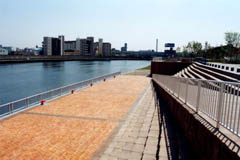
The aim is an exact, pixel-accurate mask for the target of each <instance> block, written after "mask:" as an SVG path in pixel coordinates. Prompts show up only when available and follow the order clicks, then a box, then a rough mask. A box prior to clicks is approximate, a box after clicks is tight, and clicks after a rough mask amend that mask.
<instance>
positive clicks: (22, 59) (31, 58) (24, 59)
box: [0, 56, 151, 63]
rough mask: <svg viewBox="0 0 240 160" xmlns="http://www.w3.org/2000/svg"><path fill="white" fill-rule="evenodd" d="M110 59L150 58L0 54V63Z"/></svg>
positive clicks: (140, 58)
mask: <svg viewBox="0 0 240 160" xmlns="http://www.w3.org/2000/svg"><path fill="white" fill-rule="evenodd" d="M110 60H151V58H149V57H147V58H144V57H143V58H142V57H90V56H89V57H88V56H0V63H29V62H54V61H110Z"/></svg>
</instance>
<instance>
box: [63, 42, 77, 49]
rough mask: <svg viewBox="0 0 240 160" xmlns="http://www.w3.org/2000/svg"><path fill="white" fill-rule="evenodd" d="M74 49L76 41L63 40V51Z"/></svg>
mask: <svg viewBox="0 0 240 160" xmlns="http://www.w3.org/2000/svg"><path fill="white" fill-rule="evenodd" d="M75 50H76V41H65V42H64V51H65V52H68V51H75Z"/></svg>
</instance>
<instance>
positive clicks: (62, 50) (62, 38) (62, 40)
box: [58, 35, 64, 56]
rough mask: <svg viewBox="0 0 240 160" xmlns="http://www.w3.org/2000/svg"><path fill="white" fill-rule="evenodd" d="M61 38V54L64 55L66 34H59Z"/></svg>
mask: <svg viewBox="0 0 240 160" xmlns="http://www.w3.org/2000/svg"><path fill="white" fill-rule="evenodd" d="M58 38H59V39H60V55H61V56H63V55H64V36H63V35H62V36H59V37H58Z"/></svg>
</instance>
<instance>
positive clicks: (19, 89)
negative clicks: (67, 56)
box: [0, 60, 150, 105]
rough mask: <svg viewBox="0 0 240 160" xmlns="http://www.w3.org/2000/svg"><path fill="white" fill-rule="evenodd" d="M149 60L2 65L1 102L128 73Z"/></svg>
mask: <svg viewBox="0 0 240 160" xmlns="http://www.w3.org/2000/svg"><path fill="white" fill-rule="evenodd" d="M148 65H150V61H128V60H123V61H69V62H39V63H23V64H0V105H1V104H5V103H7V102H12V101H15V100H18V99H21V98H25V97H28V96H32V95H35V94H38V93H41V92H44V91H48V90H51V89H54V88H59V87H62V86H65V85H69V84H72V83H76V82H80V81H83V80H87V79H91V78H94V77H97V76H101V75H103V74H108V73H112V72H118V71H120V72H123V73H124V72H129V71H133V70H135V69H138V68H142V67H145V66H148Z"/></svg>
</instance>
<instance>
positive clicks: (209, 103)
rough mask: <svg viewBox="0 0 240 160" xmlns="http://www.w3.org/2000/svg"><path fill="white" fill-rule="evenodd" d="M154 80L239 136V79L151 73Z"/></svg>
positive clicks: (217, 123) (217, 126)
mask: <svg viewBox="0 0 240 160" xmlns="http://www.w3.org/2000/svg"><path fill="white" fill-rule="evenodd" d="M153 80H154V81H155V82H156V83H158V84H159V85H160V86H161V87H163V88H165V89H167V90H168V91H169V92H170V93H171V94H173V95H175V96H176V97H177V98H179V99H180V100H181V101H182V102H184V103H185V104H187V105H188V106H190V107H192V108H193V109H195V111H196V112H197V113H198V111H201V112H203V113H204V114H206V115H207V116H208V117H210V118H211V119H213V120H215V121H216V128H219V125H222V126H223V127H225V128H227V129H228V130H230V131H231V132H233V133H234V134H236V135H238V136H240V112H239V111H240V83H232V82H219V81H212V80H200V79H190V78H181V77H173V76H165V75H156V74H154V75H153Z"/></svg>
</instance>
